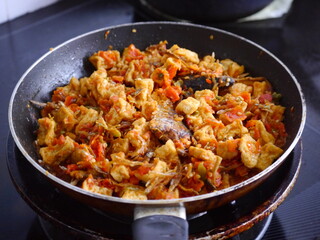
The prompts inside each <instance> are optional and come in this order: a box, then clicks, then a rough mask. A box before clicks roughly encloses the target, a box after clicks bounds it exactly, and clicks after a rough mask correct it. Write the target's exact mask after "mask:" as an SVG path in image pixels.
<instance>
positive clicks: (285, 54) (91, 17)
mask: <svg viewBox="0 0 320 240" xmlns="http://www.w3.org/2000/svg"><path fill="white" fill-rule="evenodd" d="M319 10H320V1H312V0H304V1H303V0H295V1H294V2H293V4H292V7H291V9H290V11H289V12H288V14H287V15H285V16H284V17H282V18H280V19H269V20H263V21H256V22H247V23H223V24H222V23H219V24H218V23H217V24H210V25H211V26H214V27H218V28H222V29H225V30H228V31H230V32H233V33H236V34H239V35H241V36H243V37H246V38H248V39H250V40H252V41H254V42H257V43H258V44H260V45H262V46H263V47H265V48H266V49H268V50H270V51H271V52H272V53H274V54H275V55H276V56H277V57H278V58H280V59H281V60H282V61H283V62H284V63H285V64H286V65H287V66H288V67H289V68H290V70H291V71H292V72H293V74H294V75H295V76H296V78H297V79H298V81H299V82H300V84H301V86H302V89H303V92H304V94H305V97H306V101H307V122H306V127H305V130H304V133H303V135H302V143H303V159H302V168H301V172H300V176H299V178H298V181H297V183H296V185H295V187H294V189H293V190H292V192H291V193H290V195H289V197H288V198H287V199H286V200H285V201H284V203H283V204H282V205H281V206H280V207H279V208H278V209H277V210H276V212H275V214H274V217H273V219H272V222H271V225H270V227H269V229H268V231H267V233H266V235H265V236H264V238H263V239H319V238H320V202H319V199H320V128H319V124H320V115H319V112H320V110H319V109H320V108H319V107H320V31H319V26H320V14H319ZM146 20H152V16H150V14H143V13H141V12H140V11H136V9H135V7H134V6H133V5H130V4H129V3H127V2H121V1H117V0H109V1H105V0H104V1H103V0H91V1H85V0H68V1H67V0H65V1H60V2H58V3H57V4H54V5H52V6H50V7H47V8H44V9H42V10H39V11H37V12H34V13H31V14H27V15H25V16H22V17H20V18H18V19H15V20H13V21H9V22H7V23H3V24H1V25H0V61H1V64H0V73H1V77H0V86H1V94H0V99H1V108H0V117H1V123H2V125H1V128H0V141H1V143H2V144H1V147H0V213H1V215H0V221H1V224H0V239H15V240H16V239H44V236H43V235H41V234H36V233H39V232H40V231H39V225H38V224H37V218H36V214H35V213H34V212H33V211H32V210H31V209H30V207H29V206H28V205H27V204H26V203H25V202H24V200H23V199H22V198H21V197H20V195H19V194H18V193H17V192H16V190H15V188H14V186H13V184H12V182H11V180H10V176H9V173H8V170H7V165H6V158H7V157H6V156H7V154H6V151H7V146H6V142H7V139H8V135H9V124H8V120H7V109H8V103H9V100H10V96H11V93H12V91H13V89H14V86H15V84H16V83H17V82H18V80H19V78H20V77H21V75H22V74H23V73H24V72H25V71H26V70H27V69H28V68H29V66H30V65H32V63H33V62H34V61H36V60H37V59H38V58H39V57H41V56H42V55H43V54H44V53H46V52H47V51H48V49H49V48H51V47H55V46H57V45H59V44H60V43H62V42H64V41H66V40H68V39H70V38H72V37H75V36H77V35H80V34H82V33H85V32H88V31H91V30H95V29H98V28H102V27H106V26H111V25H117V24H122V23H130V22H136V21H146Z"/></svg>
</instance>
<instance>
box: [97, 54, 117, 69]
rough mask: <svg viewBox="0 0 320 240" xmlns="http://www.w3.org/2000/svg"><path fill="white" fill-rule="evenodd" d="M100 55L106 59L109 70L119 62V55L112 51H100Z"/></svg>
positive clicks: (105, 62)
mask: <svg viewBox="0 0 320 240" xmlns="http://www.w3.org/2000/svg"><path fill="white" fill-rule="evenodd" d="M98 55H99V56H100V57H102V58H103V59H104V64H105V65H106V68H107V69H109V68H112V67H114V66H115V65H116V63H117V61H118V58H117V53H116V52H115V51H112V50H107V51H99V52H98Z"/></svg>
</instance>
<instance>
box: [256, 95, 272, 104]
mask: <svg viewBox="0 0 320 240" xmlns="http://www.w3.org/2000/svg"><path fill="white" fill-rule="evenodd" d="M259 102H260V103H266V102H272V95H271V93H265V94H262V95H260V97H259Z"/></svg>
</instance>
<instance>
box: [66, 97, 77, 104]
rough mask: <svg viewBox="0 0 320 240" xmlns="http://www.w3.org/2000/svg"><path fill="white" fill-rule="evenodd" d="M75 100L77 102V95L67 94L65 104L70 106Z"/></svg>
mask: <svg viewBox="0 0 320 240" xmlns="http://www.w3.org/2000/svg"><path fill="white" fill-rule="evenodd" d="M75 102H77V98H76V97H75V96H71V95H69V96H67V97H66V99H65V100H64V104H65V105H66V106H69V105H71V104H72V103H75Z"/></svg>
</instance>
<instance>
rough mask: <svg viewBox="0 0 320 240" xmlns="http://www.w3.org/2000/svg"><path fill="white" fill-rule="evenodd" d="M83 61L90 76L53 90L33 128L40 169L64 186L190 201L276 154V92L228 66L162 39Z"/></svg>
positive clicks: (279, 116)
mask: <svg viewBox="0 0 320 240" xmlns="http://www.w3.org/2000/svg"><path fill="white" fill-rule="evenodd" d="M89 60H90V62H91V63H92V64H93V66H94V67H95V68H96V70H95V71H94V72H93V73H92V74H91V76H89V77H83V78H81V79H77V78H72V79H71V80H70V83H69V84H68V85H66V86H63V87H58V88H57V89H55V90H54V92H53V94H52V101H51V102H48V103H46V104H45V106H44V108H43V109H42V111H41V116H42V117H41V118H40V119H39V120H38V123H39V129H38V133H37V140H36V144H37V146H38V147H39V153H40V156H41V159H42V160H41V164H43V165H44V167H46V169H48V171H49V172H51V173H52V174H54V175H56V176H58V177H59V178H62V179H64V180H65V181H68V182H70V183H71V184H74V185H77V186H79V187H81V188H83V189H85V190H88V191H91V192H95V193H99V194H104V195H110V196H115V197H121V198H126V199H140V200H147V199H172V198H182V197H189V196H195V195H199V194H205V193H209V192H213V191H216V190H220V189H224V188H227V187H229V186H232V185H235V184H237V183H240V182H242V181H244V180H246V179H248V178H250V177H252V176H253V175H255V174H257V173H258V172H260V171H262V170H264V169H265V168H267V167H268V166H270V165H271V164H272V163H273V161H274V160H276V159H277V158H278V157H279V156H280V155H281V154H282V152H283V150H282V149H281V147H282V146H283V145H284V144H285V141H286V135H287V134H286V130H285V126H284V123H283V117H284V111H285V107H283V106H281V105H279V98H280V97H281V96H280V94H278V93H276V92H274V91H273V90H272V86H271V84H270V83H269V82H268V80H267V79H265V78H264V77H252V76H250V75H249V74H248V73H246V71H245V68H244V66H242V65H240V64H239V63H236V62H235V61H233V60H231V59H223V60H219V59H216V58H215V55H214V53H212V54H211V55H207V56H204V57H202V58H201V57H200V56H198V54H197V53H196V52H194V51H192V50H189V49H186V48H183V47H180V46H178V45H173V46H171V47H168V43H167V42H166V41H162V42H160V43H158V44H155V45H151V46H149V47H147V48H146V49H145V50H140V49H138V48H136V47H135V46H134V45H133V44H131V45H129V46H128V47H127V48H125V49H124V50H123V52H122V53H120V52H119V51H118V50H113V49H112V48H111V47H110V49H108V50H105V51H102V50H101V51H98V52H96V53H94V54H93V55H92V56H91V57H90V58H89Z"/></svg>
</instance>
